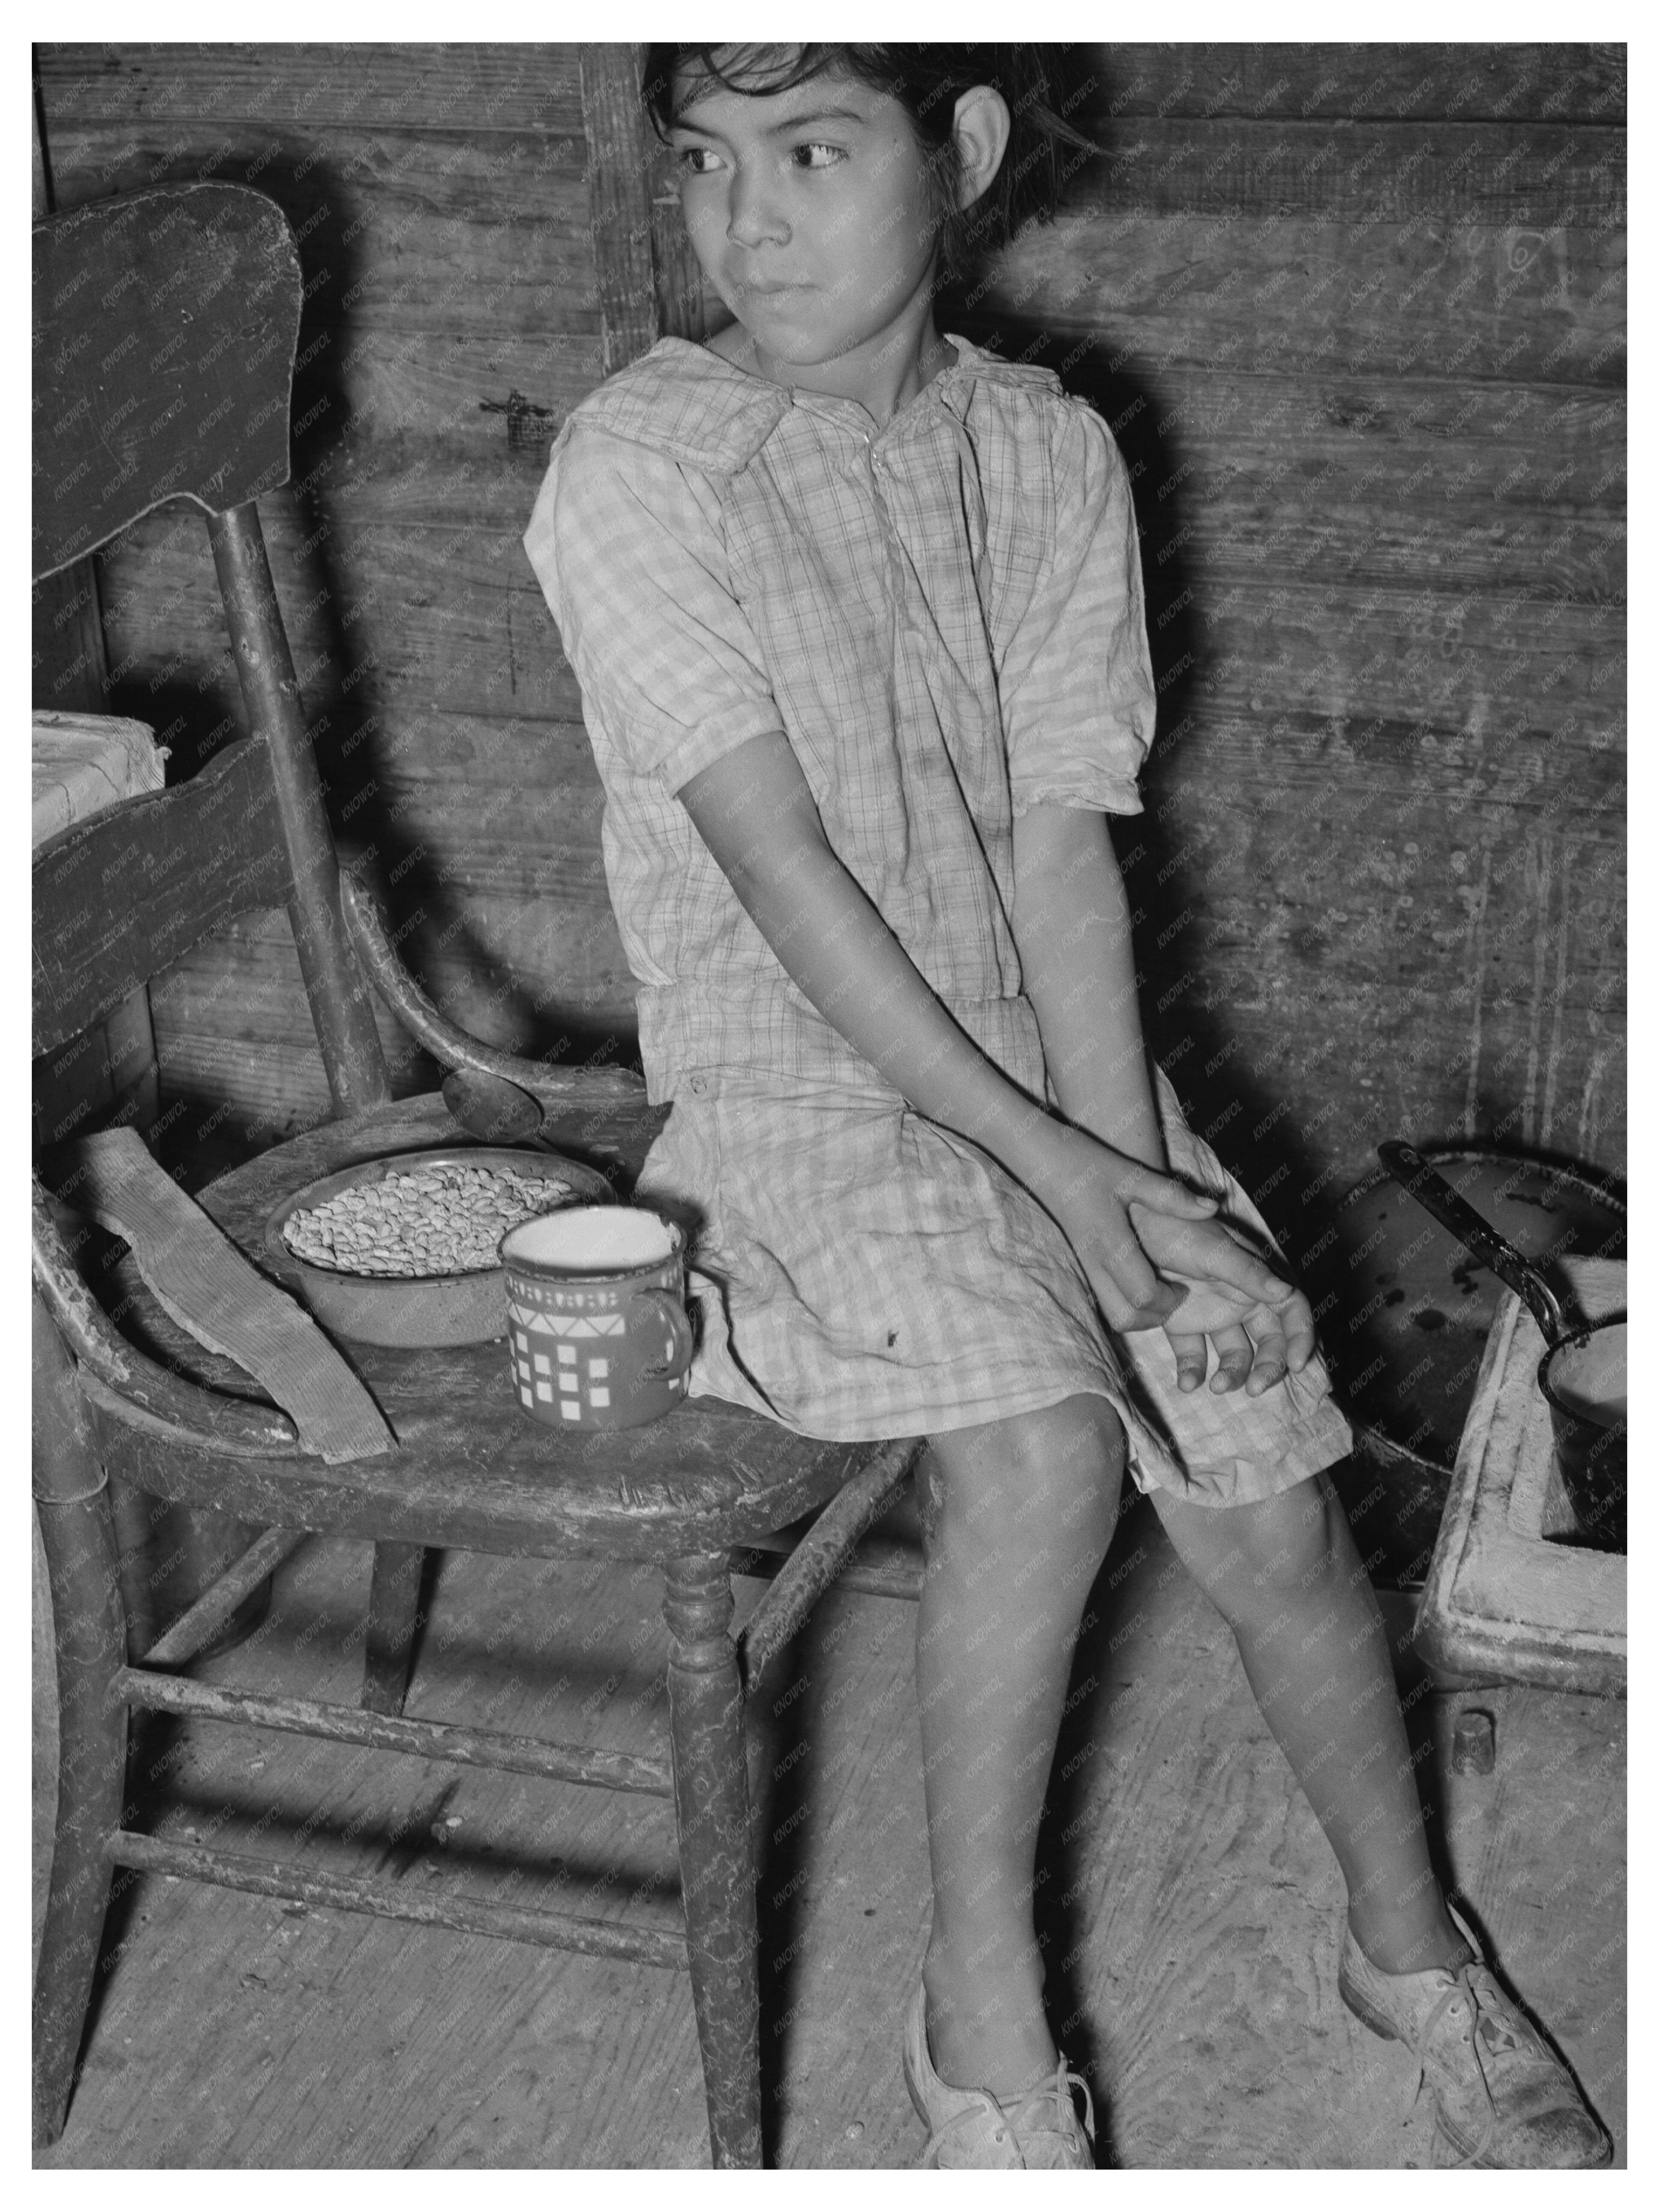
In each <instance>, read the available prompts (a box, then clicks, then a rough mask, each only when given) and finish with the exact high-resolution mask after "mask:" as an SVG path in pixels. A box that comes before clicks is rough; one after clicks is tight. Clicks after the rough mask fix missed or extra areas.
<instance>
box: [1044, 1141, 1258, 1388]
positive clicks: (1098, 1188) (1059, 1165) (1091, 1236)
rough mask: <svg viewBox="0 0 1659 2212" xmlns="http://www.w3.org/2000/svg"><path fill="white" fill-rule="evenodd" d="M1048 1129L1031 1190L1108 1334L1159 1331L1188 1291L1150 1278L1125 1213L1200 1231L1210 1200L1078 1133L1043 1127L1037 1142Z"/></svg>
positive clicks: (1141, 1237) (1142, 1239) (1143, 1242)
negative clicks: (1048, 1143)
mask: <svg viewBox="0 0 1659 2212" xmlns="http://www.w3.org/2000/svg"><path fill="white" fill-rule="evenodd" d="M1049 1132H1052V1134H1053V1148H1052V1151H1051V1152H1049V1155H1048V1158H1047V1159H1046V1160H1045V1161H1044V1163H1043V1165H1042V1170H1041V1172H1040V1174H1039V1175H1038V1176H1036V1177H1034V1178H1033V1181H1032V1183H1031V1188H1032V1189H1033V1190H1034V1192H1035V1193H1036V1196H1037V1197H1038V1198H1040V1199H1041V1200H1042V1203H1043V1205H1044V1206H1047V1207H1048V1211H1049V1212H1051V1213H1052V1214H1053V1215H1054V1218H1055V1220H1056V1221H1058V1222H1059V1224H1060V1227H1061V1228H1062V1229H1063V1230H1064V1231H1066V1237H1067V1238H1068V1239H1069V1240H1070V1243H1071V1246H1072V1249H1073V1251H1074V1252H1075V1253H1076V1254H1077V1256H1078V1258H1079V1261H1081V1262H1082V1264H1083V1271H1084V1273H1085V1275H1087V1277H1088V1279H1089V1287H1090V1288H1091V1290H1092V1291H1093V1292H1094V1294H1095V1297H1096V1300H1097V1303H1098V1304H1099V1306H1100V1310H1101V1311H1102V1313H1103V1314H1104V1316H1106V1319H1107V1322H1109V1325H1110V1326H1111V1327H1112V1328H1116V1329H1136V1328H1160V1327H1162V1326H1163V1324H1164V1322H1166V1321H1167V1320H1168V1318H1169V1316H1170V1314H1172V1313H1173V1312H1174V1311H1175V1310H1176V1308H1177V1307H1178V1306H1179V1305H1181V1304H1182V1301H1183V1299H1184V1297H1186V1296H1187V1295H1188V1286H1187V1285H1186V1284H1185V1283H1180V1284H1176V1283H1163V1282H1160V1281H1159V1280H1158V1275H1157V1273H1155V1272H1154V1269H1153V1267H1152V1261H1151V1260H1149V1258H1148V1256H1147V1255H1148V1253H1149V1252H1150V1251H1151V1249H1152V1247H1151V1244H1150V1243H1148V1242H1147V1239H1146V1232H1145V1231H1144V1230H1142V1231H1140V1232H1139V1234H1137V1228H1136V1225H1134V1224H1133V1223H1132V1222H1131V1220H1130V1218H1129V1208H1130V1206H1132V1205H1133V1206H1135V1207H1137V1208H1138V1209H1139V1212H1140V1213H1141V1215H1142V1217H1143V1218H1144V1220H1146V1221H1147V1222H1158V1223H1163V1224H1164V1225H1168V1226H1169V1227H1170V1228H1171V1229H1176V1228H1180V1229H1182V1230H1191V1229H1204V1228H1206V1227H1212V1226H1213V1224H1212V1221H1211V1216H1212V1214H1213V1213H1214V1212H1215V1208H1216V1204H1217V1201H1216V1200H1215V1199H1214V1198H1212V1196H1211V1195H1210V1194H1208V1193H1207V1192H1198V1191H1194V1190H1191V1189H1189V1188H1188V1186H1187V1185H1186V1184H1185V1183H1183V1182H1179V1181H1177V1179H1176V1177H1175V1176H1169V1175H1160V1174H1159V1173H1158V1170H1157V1169H1156V1168H1149V1167H1146V1166H1145V1165H1143V1164H1142V1163H1141V1162H1140V1161H1139V1160H1137V1159H1132V1158H1130V1157H1129V1155H1128V1154H1127V1152H1115V1151H1114V1150H1113V1149H1112V1147H1111V1146H1109V1145H1103V1144H1102V1143H1100V1142H1099V1140H1098V1139H1096V1138H1094V1137H1091V1136H1090V1135H1089V1134H1088V1133H1086V1132H1085V1131H1084V1130H1082V1129H1079V1128H1075V1127H1066V1125H1064V1124H1061V1123H1054V1122H1050V1123H1048V1126H1047V1128H1046V1129H1045V1131H1044V1135H1045V1137H1046V1136H1047V1135H1048V1133H1049ZM1143 1247H1144V1248H1145V1249H1143ZM1179 1249H1181V1250H1182V1251H1183V1252H1184V1251H1186V1250H1187V1249H1188V1247H1186V1246H1185V1245H1182V1246H1181V1247H1180V1248H1179ZM1191 1249H1193V1250H1194V1252H1198V1251H1202V1250H1203V1249H1206V1248H1204V1247H1194V1248H1191ZM1200 1372H1201V1370H1200Z"/></svg>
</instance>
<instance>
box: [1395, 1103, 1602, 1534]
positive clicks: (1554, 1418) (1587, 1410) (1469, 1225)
mask: <svg viewBox="0 0 1659 2212" xmlns="http://www.w3.org/2000/svg"><path fill="white" fill-rule="evenodd" d="M1376 1149H1377V1154H1378V1157H1379V1158H1381V1160H1382V1161H1383V1165H1384V1166H1385V1167H1386V1168H1387V1169H1388V1170H1389V1174H1390V1175H1392V1176H1394V1177H1395V1180H1396V1181H1397V1182H1400V1183H1401V1185H1403V1187H1404V1188H1405V1189H1406V1191H1407V1194H1409V1195H1410V1196H1411V1197H1413V1198H1414V1199H1415V1200H1417V1202H1418V1204H1419V1206H1423V1207H1424V1208H1425V1210H1426V1211H1427V1212H1430V1213H1431V1214H1432V1215H1433V1216H1434V1218H1435V1219H1436V1220H1437V1221H1438V1222H1439V1223H1440V1225H1442V1227H1443V1228H1444V1229H1447V1230H1449V1231H1450V1232H1451V1234H1452V1235H1453V1236H1454V1237H1456V1238H1457V1240H1458V1242H1459V1243H1461V1244H1462V1245H1463V1246H1464V1247H1465V1249H1467V1250H1468V1251H1469V1252H1470V1253H1472V1254H1473V1255H1474V1257H1475V1258H1476V1259H1477V1260H1479V1261H1480V1262H1481V1264H1482V1265H1483V1266H1485V1267H1490V1268H1491V1269H1492V1272H1493V1273H1495V1274H1496V1275H1497V1276H1498V1279H1499V1280H1500V1281H1502V1282H1504V1284H1506V1285H1508V1287H1509V1288H1510V1290H1512V1291H1514V1292H1515V1293H1516V1296H1517V1297H1521V1298H1522V1299H1524V1300H1525V1302H1526V1304H1527V1308H1528V1311H1529V1312H1530V1313H1531V1315H1532V1317H1533V1319H1534V1321H1535V1322H1537V1324H1538V1326H1539V1328H1540V1329H1541V1331H1542V1333H1543V1337H1544V1344H1545V1352H1544V1356H1543V1358H1541V1360H1540V1361H1539V1363H1538V1387H1539V1389H1540V1390H1541V1392H1542V1393H1543V1396H1544V1402H1545V1403H1546V1405H1547V1406H1548V1407H1549V1409H1550V1426H1551V1431H1552V1433H1553V1437H1554V1443H1555V1462H1556V1465H1557V1466H1558V1468H1559V1469H1560V1472H1561V1480H1562V1483H1563V1485H1564V1486H1565V1490H1566V1493H1567V1497H1568V1498H1569V1500H1570V1501H1571V1505H1572V1510H1573V1512H1574V1514H1575V1516H1577V1521H1578V1524H1579V1528H1580V1531H1581V1533H1582V1536H1583V1541H1584V1542H1585V1543H1586V1544H1589V1545H1593V1546H1594V1547H1595V1548H1597V1549H1598V1550H1601V1551H1608V1552H1622V1551H1623V1550H1624V1548H1625V1498H1626V1463H1625V1421H1626V1365H1625V1316H1624V1315H1623V1314H1616V1315H1613V1316H1609V1317H1607V1318H1606V1319H1604V1320H1601V1321H1597V1322H1589V1324H1587V1325H1585V1326H1583V1327H1581V1328H1573V1327H1572V1326H1571V1324H1570V1323H1569V1322H1568V1321H1567V1318H1566V1316H1565V1315H1564V1314H1563V1312H1562V1310H1561V1306H1560V1302H1559V1299H1558V1298H1557V1297H1556V1295H1555V1293H1554V1291H1553V1290H1552V1289H1551V1288H1550V1286H1549V1285H1548V1284H1547V1282H1546V1281H1545V1280H1544V1279H1543V1277H1542V1276H1541V1274H1540V1273H1538V1271H1537V1270H1536V1268H1534V1267H1530V1266H1529V1265H1528V1262H1527V1261H1525V1260H1524V1259H1522V1256H1521V1255H1520V1253H1519V1252H1517V1251H1516V1249H1515V1247H1514V1246H1513V1245H1512V1244H1510V1243H1507V1242H1506V1241H1505V1240H1504V1238H1503V1237H1500V1236H1499V1235H1498V1232H1497V1231H1496V1230H1494V1229H1493V1228H1492V1225H1490V1223H1488V1222H1485V1221H1483V1220H1482V1219H1481V1218H1480V1215H1479V1214H1478V1213H1477V1212H1475V1210H1474V1207H1473V1206H1470V1205H1468V1203H1467V1201H1466V1200H1464V1199H1462V1197H1460V1196H1459V1194H1458V1193H1457V1192H1456V1191H1455V1190H1454V1189H1453V1188H1452V1187H1451V1185H1450V1184H1449V1182H1447V1181H1446V1179H1445V1177H1444V1176H1441V1175H1439V1174H1437V1172H1436V1171H1435V1170H1434V1169H1433V1168H1432V1167H1431V1166H1430V1164H1429V1163H1428V1162H1427V1160H1425V1158H1424V1157H1423V1155H1422V1154H1421V1152H1419V1151H1418V1150H1417V1149H1416V1147H1415V1146H1412V1145H1407V1144H1402V1143H1401V1142H1399V1141H1398V1140H1395V1141H1392V1142H1390V1143H1388V1144H1384V1145H1379V1146H1377V1148H1376Z"/></svg>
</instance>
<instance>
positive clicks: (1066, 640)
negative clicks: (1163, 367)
mask: <svg viewBox="0 0 1659 2212" xmlns="http://www.w3.org/2000/svg"><path fill="white" fill-rule="evenodd" d="M1050 450H1051V458H1052V464H1053V472H1052V476H1051V477H1048V481H1047V483H1046V484H1045V485H1044V490H1045V492H1046V493H1047V496H1046V497H1044V498H1043V499H1042V501H1040V502H1033V507H1034V508H1035V513H1036V523H1035V527H1036V529H1037V530H1038V531H1039V532H1041V538H1042V542H1041V543H1040V544H1038V545H1037V546H1036V547H1035V548H1034V549H1032V556H1031V557H1030V558H1029V559H1028V560H1027V561H1026V562H1020V563H1018V564H1017V572H1024V574H1025V575H1027V576H1029V577H1030V585H1029V588H1028V589H1026V590H1024V592H1023V593H1022V598H1023V604H1021V605H1018V606H1016V607H1014V608H1012V609H1011V610H1010V611H1009V615H1008V629H1007V633H1006V637H1005V639H1004V641H1003V643H1002V647H1001V651H1000V659H999V664H998V672H997V681H998V696H999V698H1000V704H1001V708H1002V721H1003V731H1004V735H1005V737H1006V742H1007V747H1008V779H1009V790H1010V794H1011V798H1012V805H1013V811H1014V812H1015V813H1016V814H1017V815H1018V814H1024V813H1025V812H1026V811H1027V810H1028V809H1030V807H1033V806H1037V805H1043V804H1049V805H1060V806H1079V807H1092V808H1096V809H1097V810H1098V811H1101V812H1102V813H1109V814H1139V812H1140V811H1141V805H1140V794H1139V792H1138V791H1137V790H1136V788H1135V778H1136V775H1137V774H1138V773H1139V769H1140V764H1141V762H1142V761H1143V760H1144V759H1145V757H1146V752H1147V750H1148V749H1149V747H1150V746H1151V744H1152V732H1153V726H1154V723H1155V721H1156V719H1157V710H1158V693H1157V690H1156V687H1155V685H1154V684H1153V680H1152V659H1151V656H1150V654H1149V653H1148V651H1147V646H1146V609H1145V603H1144V600H1143V599H1142V595H1141V583H1140V549H1139V542H1138V539H1137V537H1136V533H1135V518H1134V502H1133V500H1132V499H1131V497H1130V494H1129V478H1128V471H1127V470H1126V469H1125V467H1124V465H1123V459H1122V456H1121V454H1120V453H1119V452H1118V449H1117V446H1116V443H1115V441H1114V439H1113V437H1112V435H1111V433H1110V432H1109V430H1108V429H1107V428H1106V425H1105V424H1104V423H1103V422H1102V421H1101V419H1100V417H1099V416H1097V414H1096V413H1095V412H1094V410H1093V409H1092V408H1090V407H1088V406H1085V404H1084V403H1083V402H1082V401H1081V400H1076V399H1071V398H1062V399H1061V400H1060V402H1059V404H1058V407H1057V408H1056V410H1055V417H1054V425H1053V429H1052V433H1051V446H1050ZM1045 473H1046V472H1045ZM1031 513H1032V509H1030V508H1028V509H1027V510H1026V513H1025V516H1024V520H1023V524H1017V526H1023V527H1025V528H1030V527H1033V526H1034V525H1033V523H1032V520H1031Z"/></svg>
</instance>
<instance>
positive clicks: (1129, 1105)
mask: <svg viewBox="0 0 1659 2212" xmlns="http://www.w3.org/2000/svg"><path fill="white" fill-rule="evenodd" d="M1014 884H1015V889H1014V915H1013V927H1014V941H1015V943H1016V945H1018V950H1019V960H1020V969H1021V974H1022V980H1023V982H1024V989H1025V994H1026V996H1027V997H1028V998H1029V999H1030V1001H1031V1004H1032V1005H1033V1006H1035V1007H1036V1016H1037V1024H1038V1026H1039V1028H1040V1029H1041V1030H1042V1049H1043V1055H1044V1058H1045V1059H1046V1060H1047V1061H1048V1073H1049V1077H1050V1079H1051V1080H1052V1082H1053V1084H1054V1091H1055V1093H1056V1095H1057V1097H1059V1100H1060V1108H1061V1110H1062V1111H1063V1112H1064V1113H1065V1115H1066V1118H1067V1119H1068V1120H1069V1121H1073V1122H1074V1123H1075V1124H1076V1125H1077V1126H1078V1127H1079V1128H1083V1129H1087V1130H1089V1131H1091V1133H1093V1134H1094V1135H1095V1136H1097V1137H1098V1138H1100V1139H1102V1140H1103V1142H1104V1143H1106V1144H1109V1145H1111V1146H1114V1147H1115V1149H1116V1150H1117V1151H1119V1152H1127V1153H1129V1154H1131V1155H1132V1156H1133V1158H1136V1159H1139V1160H1143V1161H1145V1162H1146V1164H1147V1165H1148V1166H1150V1167H1155V1168H1158V1169H1160V1170H1163V1169H1166V1168H1167V1166H1168V1160H1167V1158H1166V1155H1165V1152H1164V1139H1163V1133H1162V1132H1161V1130H1160V1129H1159V1127H1158V1113H1157V1109H1156V1107H1155V1105H1154V1103H1153V1097H1152V1081H1151V1076H1150V1071H1149V1069H1148V1066H1147V1062H1146V1045H1145V1043H1144V1042H1143V1041H1142V1037H1141V1032H1140V1008H1139V1000H1138V999H1137V995H1136V980H1135V962H1134V948H1133V944H1132V942H1131V937H1130V927H1129V902H1128V899H1127V896H1126V895H1125V893H1124V889H1123V878H1122V877H1121V874H1120V873H1119V872H1118V865H1117V856H1116V854H1115V852H1114V851H1113V849H1112V840H1111V834H1110V831H1109V829H1108V828H1107V825H1106V817H1104V815H1102V814H1097V813H1095V812H1093V811H1090V810H1089V809H1087V808H1083V807H1068V806H1054V805H1042V806H1034V807H1032V808H1031V809H1030V811H1028V812H1027V813H1025V814H1024V815H1022V816H1020V817H1018V819H1017V820H1016V822H1015V823H1014ZM1131 1218H1132V1222H1133V1226H1134V1228H1135V1230H1136V1232H1137V1234H1138V1235H1139V1237H1140V1238H1141V1239H1142V1242H1143V1244H1144V1246H1145V1249H1146V1251H1147V1253H1148V1255H1149V1256H1150V1257H1151V1258H1152V1259H1153V1260H1154V1261H1156V1262H1157V1263H1158V1266H1159V1267H1162V1268H1164V1270H1165V1271H1166V1272H1167V1273H1170V1274H1171V1275H1173V1276H1174V1277H1175V1278H1176V1279H1177V1280H1179V1281H1184V1282H1186V1283H1188V1285H1190V1286H1191V1287H1190V1288H1189V1291H1188V1297H1187V1298H1186V1299H1185V1300H1184V1301H1183V1302H1182V1307H1181V1309H1180V1310H1178V1311H1177V1313H1176V1316H1175V1318H1174V1320H1173V1321H1170V1322H1167V1323H1166V1327H1167V1328H1168V1330H1169V1334H1170V1339H1171V1341H1172V1342H1173V1343H1174V1345H1175V1347H1176V1363H1177V1367H1178V1369H1179V1370H1180V1374H1181V1377H1182V1383H1183V1386H1184V1387H1190V1388H1195V1387H1196V1384H1197V1383H1199V1382H1201V1381H1202V1380H1203V1377H1204V1371H1205V1364H1206V1354H1205V1351H1204V1342H1203V1339H1204V1335H1205V1334H1212V1335H1213V1336H1214V1338H1215V1340H1216V1344H1217V1349H1218V1352H1219V1353H1220V1368H1221V1376H1222V1377H1223V1378H1224V1379H1225V1383H1228V1384H1231V1385H1233V1386H1236V1385H1237V1383H1242V1382H1243V1381H1244V1379H1245V1378H1246V1376H1250V1375H1251V1374H1252V1368H1253V1356H1252V1351H1251V1335H1254V1337H1255V1358H1254V1366H1255V1383H1254V1386H1253V1387H1254V1388H1255V1389H1258V1390H1259V1389H1264V1388H1267V1387H1270V1384H1271V1382H1272V1381H1273V1380H1276V1379H1277V1374H1278V1373H1282V1372H1283V1369H1284V1366H1285V1364H1290V1365H1291V1366H1294V1367H1301V1366H1304V1365H1305V1364H1306V1362H1307V1359H1308V1358H1309V1357H1310V1355H1311V1352H1312V1349H1313V1323H1312V1316H1311V1315H1310V1313H1309V1312H1308V1311H1307V1309H1306V1301H1305V1299H1304V1298H1303V1297H1302V1296H1301V1293H1300V1292H1299V1291H1296V1290H1295V1289H1294V1288H1293V1286H1292V1285H1291V1284H1289V1283H1286V1282H1285V1281H1283V1280H1282V1279H1280V1278H1279V1276H1277V1275H1275V1274H1274V1273H1273V1270H1272V1269H1271V1268H1270V1267H1268V1266H1267V1264H1266V1262H1265V1261H1262V1260H1261V1259H1260V1258H1258V1257H1257V1256H1256V1255H1255V1253H1253V1252H1250V1251H1248V1250H1247V1249H1245V1247H1244V1246H1243V1244H1242V1243H1239V1242H1238V1240H1237V1237H1234V1236H1233V1235H1232V1234H1231V1232H1230V1231H1228V1230H1227V1229H1226V1228H1225V1227H1224V1225H1222V1224H1221V1223H1220V1222H1217V1221H1197V1222H1185V1221H1175V1220H1168V1221H1157V1222H1154V1221H1152V1220H1151V1219H1149V1218H1146V1217H1145V1216H1144V1215H1142V1214H1141V1213H1140V1212H1139V1208H1137V1209H1136V1212H1135V1213H1134V1214H1133V1215H1132V1217H1131ZM1247 1321H1248V1322H1249V1324H1250V1334H1246V1333H1245V1331H1244V1329H1243V1326H1242V1324H1243V1322H1247Z"/></svg>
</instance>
